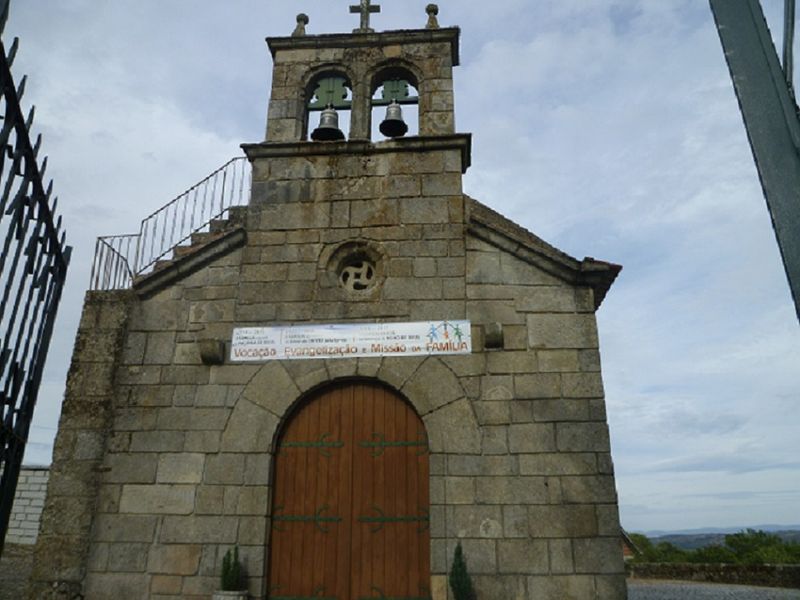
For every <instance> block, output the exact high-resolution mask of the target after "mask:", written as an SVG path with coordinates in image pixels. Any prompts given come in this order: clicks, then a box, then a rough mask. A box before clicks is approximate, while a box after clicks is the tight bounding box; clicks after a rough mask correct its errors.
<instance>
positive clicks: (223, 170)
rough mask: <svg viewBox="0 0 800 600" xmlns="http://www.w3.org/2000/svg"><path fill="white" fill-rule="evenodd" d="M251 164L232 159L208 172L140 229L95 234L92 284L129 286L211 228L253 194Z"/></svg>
mask: <svg viewBox="0 0 800 600" xmlns="http://www.w3.org/2000/svg"><path fill="white" fill-rule="evenodd" d="M250 177H251V173H250V163H249V162H248V161H247V159H246V158H245V157H243V156H242V157H236V158H233V159H231V160H229V161H228V162H227V163H225V164H224V165H222V166H221V167H220V168H219V169H217V170H216V171H214V172H213V173H211V175H209V176H208V177H206V178H205V179H203V180H202V181H200V182H199V183H197V184H195V185H193V186H192V187H190V188H189V189H188V190H186V191H185V192H184V193H182V194H181V195H180V196H178V197H177V198H175V199H174V200H172V201H171V202H169V203H168V204H166V205H165V206H163V207H161V208H159V209H158V210H157V211H155V212H154V213H152V214H151V215H150V216H148V217H146V218H145V219H143V220H142V222H141V225H140V226H139V233H132V234H124V235H113V236H105V237H100V238H98V239H97V244H96V246H95V254H94V262H93V264H92V275H91V284H90V289H93V290H114V289H126V288H129V287H131V285H133V280H134V279H135V278H136V277H140V276H142V275H145V274H147V273H149V272H150V271H152V270H153V268H154V267H155V266H156V264H157V263H158V262H159V261H161V260H166V259H167V258H168V255H169V254H170V253H171V252H172V251H173V250H174V249H175V248H176V247H177V246H180V245H181V244H183V243H184V242H186V241H188V240H190V239H191V237H192V235H193V234H196V233H201V232H205V231H209V230H210V225H211V222H212V221H214V220H217V219H224V218H225V215H226V213H227V212H228V210H229V209H230V208H231V207H233V206H242V205H244V204H247V202H248V200H249V198H250Z"/></svg>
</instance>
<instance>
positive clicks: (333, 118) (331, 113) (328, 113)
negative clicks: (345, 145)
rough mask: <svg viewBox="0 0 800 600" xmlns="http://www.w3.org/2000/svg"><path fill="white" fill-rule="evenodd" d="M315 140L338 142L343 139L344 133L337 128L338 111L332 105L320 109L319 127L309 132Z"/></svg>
mask: <svg viewBox="0 0 800 600" xmlns="http://www.w3.org/2000/svg"><path fill="white" fill-rule="evenodd" d="M311 139H312V140H314V141H315V142H338V141H340V140H343V139H344V133H342V130H341V129H339V113H337V112H336V109H334V108H333V107H332V106H328V108H326V109H325V110H323V111H322V116H320V118H319V127H317V128H316V129H315V130H314V131H313V132H312V133H311Z"/></svg>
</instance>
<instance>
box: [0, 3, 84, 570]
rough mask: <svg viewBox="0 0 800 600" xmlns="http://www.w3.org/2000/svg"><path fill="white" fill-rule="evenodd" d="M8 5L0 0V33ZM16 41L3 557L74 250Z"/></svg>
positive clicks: (7, 121) (2, 358) (0, 222)
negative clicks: (20, 72)
mask: <svg viewBox="0 0 800 600" xmlns="http://www.w3.org/2000/svg"><path fill="white" fill-rule="evenodd" d="M8 6H9V0H0V34H1V33H2V31H3V29H4V27H5V22H6V18H7V16H8ZM18 46H19V40H17V39H15V40H14V43H13V44H12V46H11V48H10V49H9V51H8V53H6V48H5V45H4V44H3V43H2V41H0V122H1V123H2V127H0V237H3V238H4V239H2V242H1V243H0V290H2V291H1V292H0V554H1V553H2V549H3V541H4V539H5V533H6V529H7V527H8V522H9V517H10V515H11V508H12V505H13V502H14V492H15V490H16V487H17V480H18V478H19V470H20V466H21V464H22V456H23V453H24V451H25V445H26V443H27V441H28V432H29V430H30V424H31V420H32V419H33V409H34V406H35V405H36V397H37V394H38V392H39V385H40V383H41V380H42V372H43V370H44V363H45V358H46V357H47V350H48V347H49V346H50V338H51V336H52V333H53V326H54V323H55V318H56V312H57V309H58V304H59V301H60V299H61V291H62V289H63V286H64V281H65V279H66V276H67V266H68V265H69V258H70V253H71V250H72V249H71V248H70V247H69V246H67V245H66V244H65V233H64V232H63V231H62V230H61V217H57V218H56V216H55V214H56V204H57V199H51V196H52V192H53V184H52V181H51V182H50V183H49V185H48V186H47V188H46V189H45V187H44V186H43V184H42V181H43V180H44V174H45V170H46V169H47V158H45V159H44V160H43V161H42V163H41V167H40V166H39V161H38V155H39V150H40V148H41V144H42V137H41V136H38V137H37V138H36V142H35V144H31V138H30V131H31V126H32V124H33V114H34V110H33V108H32V109H31V110H30V112H29V113H28V115H27V117H26V116H25V115H24V113H23V112H22V108H21V106H20V101H21V99H22V96H23V94H24V91H25V78H23V79H22V80H21V82H20V85H19V87H18V88H17V87H15V85H14V78H13V76H12V74H11V66H12V64H13V62H14V57H15V56H16V53H17V48H18Z"/></svg>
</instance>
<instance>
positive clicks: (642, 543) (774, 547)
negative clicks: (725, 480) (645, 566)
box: [631, 529, 800, 565]
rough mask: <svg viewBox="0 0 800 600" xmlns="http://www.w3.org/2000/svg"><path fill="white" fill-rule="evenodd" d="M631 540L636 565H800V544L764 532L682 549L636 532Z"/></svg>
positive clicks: (727, 536) (735, 536) (745, 533)
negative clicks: (695, 547)
mask: <svg viewBox="0 0 800 600" xmlns="http://www.w3.org/2000/svg"><path fill="white" fill-rule="evenodd" d="M631 539H632V540H633V543H634V544H636V547H637V548H639V550H640V551H641V555H640V556H638V557H636V559H635V562H655V563H677V562H690V563H706V564H708V563H722V564H735V565H796V564H800V544H798V543H796V542H785V541H783V540H782V539H781V538H780V537H778V536H777V535H774V534H770V533H766V532H764V531H756V530H754V529H747V530H746V531H742V532H740V533H734V534H731V535H726V536H725V543H724V544H722V545H719V544H715V545H711V546H705V547H703V548H698V549H697V550H683V549H681V548H678V547H677V546H675V545H674V544H671V543H669V542H660V543H658V544H653V542H652V541H651V540H650V539H649V538H647V537H646V536H644V535H641V534H638V533H634V534H631Z"/></svg>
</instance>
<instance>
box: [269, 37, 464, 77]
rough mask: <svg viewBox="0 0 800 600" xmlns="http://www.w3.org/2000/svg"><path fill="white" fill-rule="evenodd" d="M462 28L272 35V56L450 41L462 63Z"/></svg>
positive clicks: (455, 57)
mask: <svg viewBox="0 0 800 600" xmlns="http://www.w3.org/2000/svg"><path fill="white" fill-rule="evenodd" d="M460 36H461V29H459V28H458V27H446V28H442V29H401V30H398V31H382V32H375V33H332V34H323V35H306V36H300V37H268V38H267V46H269V51H270V52H271V53H272V58H273V59H274V58H275V54H276V53H277V52H280V51H281V50H304V49H317V48H361V47H367V46H368V47H372V48H379V47H382V46H395V45H403V44H421V43H428V44H435V43H449V44H450V46H451V48H452V60H453V66H454V67H455V66H458V64H459V47H458V42H459V38H460Z"/></svg>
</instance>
